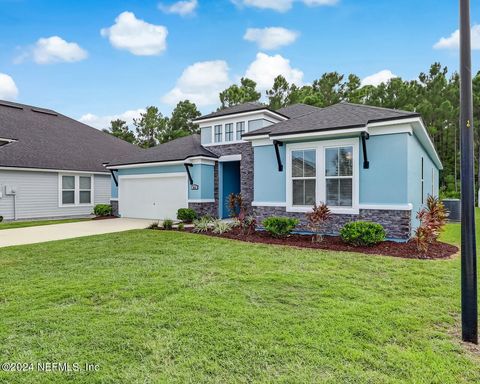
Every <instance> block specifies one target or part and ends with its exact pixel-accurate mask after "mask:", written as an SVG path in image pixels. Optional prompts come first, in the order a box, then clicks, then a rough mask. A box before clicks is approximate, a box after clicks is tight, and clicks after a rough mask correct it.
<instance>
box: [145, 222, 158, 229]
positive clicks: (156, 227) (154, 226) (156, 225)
mask: <svg viewBox="0 0 480 384" xmlns="http://www.w3.org/2000/svg"><path fill="white" fill-rule="evenodd" d="M147 229H158V221H154V222H153V223H152V224H150V225H149V226H148V227H147Z"/></svg>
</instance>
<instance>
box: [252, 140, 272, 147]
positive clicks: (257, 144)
mask: <svg viewBox="0 0 480 384" xmlns="http://www.w3.org/2000/svg"><path fill="white" fill-rule="evenodd" d="M251 142H252V147H265V146H268V145H273V140H270V139H258V140H252V141H251Z"/></svg>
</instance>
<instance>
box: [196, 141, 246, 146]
mask: <svg viewBox="0 0 480 384" xmlns="http://www.w3.org/2000/svg"><path fill="white" fill-rule="evenodd" d="M242 143H246V141H245V140H234V141H220V142H218V143H208V144H202V147H217V146H219V145H230V144H242Z"/></svg>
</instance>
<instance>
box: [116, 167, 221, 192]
mask: <svg viewBox="0 0 480 384" xmlns="http://www.w3.org/2000/svg"><path fill="white" fill-rule="evenodd" d="M213 170H214V166H213V165H206V164H195V165H194V166H193V167H191V168H190V174H191V175H192V178H193V182H194V184H198V187H199V188H198V190H196V191H193V190H192V189H191V188H189V190H188V198H189V199H193V200H199V199H213V198H214V193H213V190H214V172H213ZM156 173H185V174H186V173H187V172H186V171H185V167H184V166H183V165H181V164H179V165H162V166H155V167H141V168H128V169H119V170H118V174H117V175H118V176H127V175H151V174H156ZM112 184H113V186H112V197H113V188H114V187H115V184H114V183H113V180H112ZM116 196H117V197H118V191H116Z"/></svg>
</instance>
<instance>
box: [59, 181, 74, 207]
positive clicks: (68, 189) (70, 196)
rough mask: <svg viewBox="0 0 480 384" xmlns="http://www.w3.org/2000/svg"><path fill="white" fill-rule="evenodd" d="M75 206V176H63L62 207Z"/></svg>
mask: <svg viewBox="0 0 480 384" xmlns="http://www.w3.org/2000/svg"><path fill="white" fill-rule="evenodd" d="M70 204H71V205H74V204H75V176H62V205H70Z"/></svg>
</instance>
